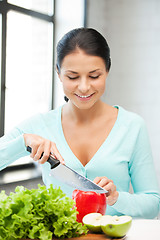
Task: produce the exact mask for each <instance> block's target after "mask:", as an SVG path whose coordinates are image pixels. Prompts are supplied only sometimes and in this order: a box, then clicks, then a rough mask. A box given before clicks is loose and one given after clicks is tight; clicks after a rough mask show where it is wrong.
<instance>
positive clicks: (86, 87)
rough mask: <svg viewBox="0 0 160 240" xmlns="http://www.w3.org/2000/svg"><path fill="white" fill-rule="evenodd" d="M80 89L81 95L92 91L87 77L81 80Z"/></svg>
mask: <svg viewBox="0 0 160 240" xmlns="http://www.w3.org/2000/svg"><path fill="white" fill-rule="evenodd" d="M78 89H79V91H80V92H81V93H87V92H88V91H89V89H90V82H89V80H88V79H87V78H86V77H83V78H81V79H80V81H79V84H78Z"/></svg>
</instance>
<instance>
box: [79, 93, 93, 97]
mask: <svg viewBox="0 0 160 240" xmlns="http://www.w3.org/2000/svg"><path fill="white" fill-rule="evenodd" d="M91 95H92V94H90V95H87V96H80V95H78V94H77V96H78V97H80V98H87V97H90V96H91Z"/></svg>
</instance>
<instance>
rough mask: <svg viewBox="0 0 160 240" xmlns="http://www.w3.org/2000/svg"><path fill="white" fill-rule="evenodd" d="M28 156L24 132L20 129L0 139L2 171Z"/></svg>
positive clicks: (0, 164)
mask: <svg viewBox="0 0 160 240" xmlns="http://www.w3.org/2000/svg"><path fill="white" fill-rule="evenodd" d="M26 155H27V153H26V149H25V143H24V138H23V132H22V131H20V129H18V128H14V129H13V130H12V131H11V132H10V133H8V134H6V135H5V136H3V137H1V138H0V170H2V169H3V168H5V167H7V166H8V165H9V164H11V163H12V162H14V161H15V160H17V159H19V158H21V157H23V156H26Z"/></svg>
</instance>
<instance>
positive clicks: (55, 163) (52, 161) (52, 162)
mask: <svg viewBox="0 0 160 240" xmlns="http://www.w3.org/2000/svg"><path fill="white" fill-rule="evenodd" d="M27 151H28V152H30V153H31V152H32V148H31V147H30V146H27ZM42 156H43V153H42V155H41V157H42ZM41 157H40V159H41ZM47 162H49V163H50V165H51V169H53V168H55V167H57V166H58V165H59V164H60V161H59V160H58V159H55V158H53V157H52V156H49V158H48V160H47Z"/></svg>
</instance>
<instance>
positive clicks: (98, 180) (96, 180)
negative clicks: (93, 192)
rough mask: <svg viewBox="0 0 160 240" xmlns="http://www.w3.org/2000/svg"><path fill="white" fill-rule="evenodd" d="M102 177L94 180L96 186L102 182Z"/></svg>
mask: <svg viewBox="0 0 160 240" xmlns="http://www.w3.org/2000/svg"><path fill="white" fill-rule="evenodd" d="M101 179H102V178H101V177H96V178H95V179H94V180H93V182H94V183H96V184H98V183H99V182H100V181H101Z"/></svg>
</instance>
